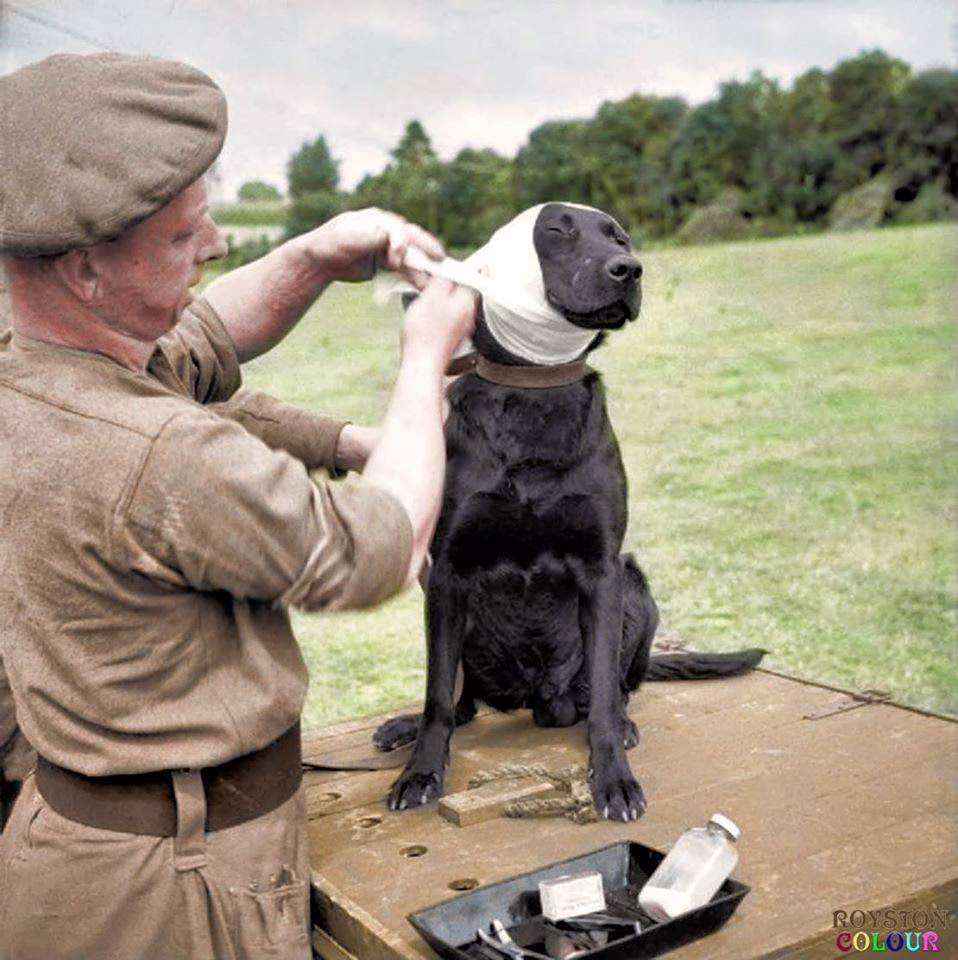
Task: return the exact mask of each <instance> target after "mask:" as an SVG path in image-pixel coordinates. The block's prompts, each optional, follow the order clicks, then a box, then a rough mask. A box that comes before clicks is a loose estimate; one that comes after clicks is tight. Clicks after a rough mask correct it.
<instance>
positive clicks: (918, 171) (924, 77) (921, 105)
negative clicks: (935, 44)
mask: <svg viewBox="0 0 958 960" xmlns="http://www.w3.org/2000/svg"><path fill="white" fill-rule="evenodd" d="M896 133H897V136H896V137H895V146H894V159H895V162H896V164H897V166H898V167H899V169H900V176H899V179H900V185H899V191H898V193H897V194H896V195H897V197H898V199H899V200H910V199H911V198H912V197H914V196H916V195H917V194H918V193H919V191H920V190H921V187H922V186H923V185H924V184H926V183H928V182H929V181H932V180H938V179H942V180H943V185H944V188H945V190H946V191H947V192H948V193H949V194H951V196H958V71H955V70H943V69H942V70H926V71H924V72H923V73H919V74H918V75H917V76H915V77H912V78H911V79H910V80H909V81H908V83H907V84H906V85H905V88H904V89H903V90H902V93H901V109H900V112H899V125H898V130H897V131H896Z"/></svg>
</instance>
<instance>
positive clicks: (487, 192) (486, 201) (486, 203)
mask: <svg viewBox="0 0 958 960" xmlns="http://www.w3.org/2000/svg"><path fill="white" fill-rule="evenodd" d="M438 209H439V214H440V223H439V232H440V234H441V236H442V238H443V239H444V240H445V241H446V243H448V244H451V245H453V246H458V247H474V246H479V245H480V244H482V243H484V242H485V241H486V240H487V239H488V237H489V235H490V234H491V233H492V232H493V231H494V230H496V229H497V228H498V227H501V226H502V225H503V224H504V223H506V222H507V221H508V220H510V219H511V218H512V217H513V216H515V214H516V213H518V208H517V205H516V202H515V183H514V176H513V164H512V161H511V160H509V159H507V158H506V157H503V156H500V155H499V154H498V153H496V152H495V151H494V150H472V149H465V150H460V151H459V153H458V154H456V156H455V157H454V158H453V159H452V160H450V161H449V163H447V164H444V165H443V167H442V169H441V172H440V174H439V192H438Z"/></svg>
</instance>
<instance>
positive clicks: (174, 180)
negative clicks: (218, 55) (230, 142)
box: [0, 53, 226, 257]
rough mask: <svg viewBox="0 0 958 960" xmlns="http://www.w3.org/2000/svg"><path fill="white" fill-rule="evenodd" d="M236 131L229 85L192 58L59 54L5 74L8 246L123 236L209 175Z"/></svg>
mask: <svg viewBox="0 0 958 960" xmlns="http://www.w3.org/2000/svg"><path fill="white" fill-rule="evenodd" d="M225 136H226V99H225V97H224V96H223V91H222V90H220V88H219V87H218V86H217V85H216V84H215V83H214V82H213V81H212V80H211V79H210V78H209V77H208V76H206V74H205V73H201V72H200V71H199V70H196V69H194V68H193V67H189V66H187V65H186V64H183V63H175V62H173V61H170V60H158V59H156V58H154V57H143V56H128V55H126V54H121V53H98V54H92V55H86V56H79V55H76V54H57V55H56V56H53V57H48V58H47V59H46V60H41V61H40V62H39V63H34V64H31V65H30V66H27V67H24V68H23V69H21V70H17V71H16V72H14V73H11V74H8V75H7V76H4V77H0V143H2V144H3V148H2V151H0V152H2V156H3V164H2V169H0V252H3V253H9V254H13V255H15V256H22V257H32V256H40V255H43V254H55V253H63V252H64V251H66V250H72V249H75V248H77V247H87V246H91V245H92V244H95V243H100V242H101V241H103V240H112V239H113V238H114V237H116V236H118V235H119V234H121V233H122V232H123V231H124V230H126V229H127V228H129V227H131V226H133V225H134V224H136V223H139V222H140V221H141V220H144V219H146V217H148V216H149V215H150V214H151V213H154V212H156V211H157V210H159V209H160V207H162V206H164V204H166V203H168V202H169V201H170V200H172V199H173V198H174V197H175V196H176V195H177V194H178V193H180V192H181V191H182V190H184V189H185V188H186V187H188V186H189V185H190V184H191V183H193V182H194V181H196V180H198V179H199V178H200V177H201V176H202V175H203V173H204V172H205V171H206V170H207V169H208V168H209V166H210V165H211V164H212V163H213V161H214V160H215V159H216V157H217V155H218V154H219V152H220V149H221V148H222V146H223V138H224V137H225Z"/></svg>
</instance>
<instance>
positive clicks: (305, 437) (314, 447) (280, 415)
mask: <svg viewBox="0 0 958 960" xmlns="http://www.w3.org/2000/svg"><path fill="white" fill-rule="evenodd" d="M210 408H211V409H212V410H215V411H216V413H218V414H220V416H223V417H227V418H228V419H230V420H234V421H236V423H238V424H240V425H241V426H242V427H244V428H245V429H246V430H248V431H249V432H250V433H251V434H253V436H254V437H259V439H260V440H262V441H263V443H265V444H266V446H268V447H269V448H270V449H271V450H285V451H286V453H288V454H289V455H290V456H291V457H295V458H296V459H297V460H299V461H300V463H302V464H303V465H304V466H305V467H306V469H307V470H319V469H322V470H325V471H327V473H329V474H330V475H332V476H336V477H339V476H343V475H344V473H345V471H342V470H339V469H337V467H336V447H337V445H338V443H339V435H340V433H342V431H343V427H345V426H346V424H347V422H348V421H346V420H338V419H336V418H335V417H325V416H323V415H322V414H318V413H311V412H310V411H309V410H303V409H302V408H300V407H294V406H293V405H292V404H291V403H285V402H284V401H282V400H277V399H276V398H275V397H271V396H269V394H266V393H263V392H261V391H259V390H240V391H239V392H238V393H236V394H234V395H233V396H232V397H231V398H230V399H229V400H227V401H226V402H224V403H214V404H211V405H210Z"/></svg>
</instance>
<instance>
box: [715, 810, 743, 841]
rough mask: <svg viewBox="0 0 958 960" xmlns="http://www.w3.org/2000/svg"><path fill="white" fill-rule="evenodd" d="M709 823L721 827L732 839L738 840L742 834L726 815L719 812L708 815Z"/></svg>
mask: <svg viewBox="0 0 958 960" xmlns="http://www.w3.org/2000/svg"><path fill="white" fill-rule="evenodd" d="M709 823H714V824H715V825H716V826H717V827H721V828H722V829H723V830H725V831H726V832H727V833H728V834H730V835H731V837H732V839H733V840H738V838H739V837H740V836H741V835H742V831H741V830H739V828H738V827H737V826H736V825H735V824H734V823H733V822H732V821H731V820H729V818H728V817H726V816H723V815H722V814H721V813H713V814H712V816H711V817H709Z"/></svg>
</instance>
